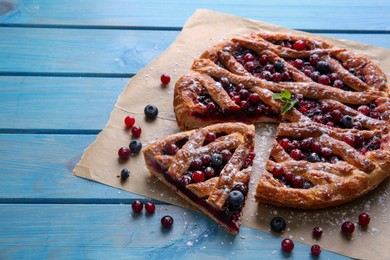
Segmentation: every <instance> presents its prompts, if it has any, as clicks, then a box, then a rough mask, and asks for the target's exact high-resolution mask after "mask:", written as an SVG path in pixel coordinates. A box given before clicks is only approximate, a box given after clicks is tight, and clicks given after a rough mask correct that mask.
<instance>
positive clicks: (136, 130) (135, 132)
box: [131, 126, 142, 138]
mask: <svg viewBox="0 0 390 260" xmlns="http://www.w3.org/2000/svg"><path fill="white" fill-rule="evenodd" d="M141 132H142V129H141V127H139V126H133V127H132V128H131V134H132V135H133V136H134V137H135V138H138V137H140V135H141Z"/></svg>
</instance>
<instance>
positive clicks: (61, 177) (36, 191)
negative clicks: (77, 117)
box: [0, 134, 142, 233]
mask: <svg viewBox="0 0 390 260" xmlns="http://www.w3.org/2000/svg"><path fill="white" fill-rule="evenodd" d="M95 138H96V136H95V135H43V134H39V135H32V134H27V135H23V134H22V135H18V134H3V135H0V169H1V170H0V171H1V174H0V201H1V202H2V203H12V202H18V203H23V202H26V203H29V202H34V203H48V202H52V203H61V201H62V203H64V202H65V203H81V202H84V203H110V202H111V201H115V202H116V203H119V202H126V201H131V200H133V199H135V198H142V197H141V196H138V195H135V194H132V193H130V192H126V191H122V190H119V189H116V188H112V187H109V186H106V185H103V184H97V183H95V182H92V181H89V180H84V179H82V178H79V177H76V176H73V175H72V173H71V171H72V170H73V168H74V166H75V165H76V163H77V162H78V161H79V160H80V158H81V155H82V153H83V151H84V149H86V148H87V146H88V145H89V144H90V143H92V142H93V141H94V140H95ZM111 174H112V175H113V176H112V177H113V178H116V176H117V174H118V173H111ZM0 215H1V214H0ZM0 233H1V232H0Z"/></svg>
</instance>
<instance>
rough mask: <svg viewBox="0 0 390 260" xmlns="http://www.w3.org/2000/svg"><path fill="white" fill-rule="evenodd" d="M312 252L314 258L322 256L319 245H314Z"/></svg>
mask: <svg viewBox="0 0 390 260" xmlns="http://www.w3.org/2000/svg"><path fill="white" fill-rule="evenodd" d="M310 251H311V254H312V255H313V256H319V255H320V254H321V247H320V246H319V245H312V246H311V248H310Z"/></svg>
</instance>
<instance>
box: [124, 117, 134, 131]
mask: <svg viewBox="0 0 390 260" xmlns="http://www.w3.org/2000/svg"><path fill="white" fill-rule="evenodd" d="M124 121H125V125H126V126H127V127H129V128H130V127H132V126H133V125H134V123H135V118H134V117H132V116H126V117H125V120H124Z"/></svg>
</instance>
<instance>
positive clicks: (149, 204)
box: [145, 201, 156, 214]
mask: <svg viewBox="0 0 390 260" xmlns="http://www.w3.org/2000/svg"><path fill="white" fill-rule="evenodd" d="M145 210H146V212H147V213H149V214H153V213H154V211H155V210H156V205H154V203H153V202H150V201H148V202H146V203H145Z"/></svg>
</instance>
